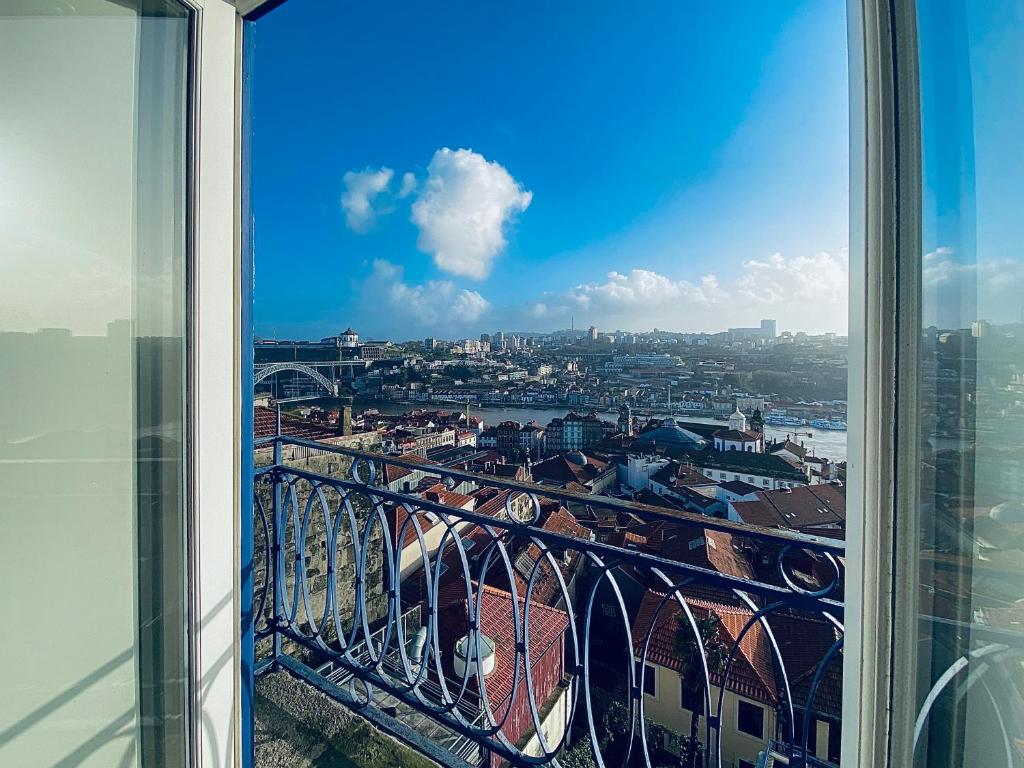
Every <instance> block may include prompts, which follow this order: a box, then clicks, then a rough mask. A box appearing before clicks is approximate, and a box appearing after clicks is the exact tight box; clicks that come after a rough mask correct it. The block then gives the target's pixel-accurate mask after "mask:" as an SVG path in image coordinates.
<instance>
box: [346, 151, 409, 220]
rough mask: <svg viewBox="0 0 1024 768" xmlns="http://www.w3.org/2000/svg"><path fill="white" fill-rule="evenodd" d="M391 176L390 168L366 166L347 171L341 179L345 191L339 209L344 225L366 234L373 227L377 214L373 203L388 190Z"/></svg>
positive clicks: (392, 172)
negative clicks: (360, 169) (343, 216)
mask: <svg viewBox="0 0 1024 768" xmlns="http://www.w3.org/2000/svg"><path fill="white" fill-rule="evenodd" d="M392 176H394V171H392V170H391V169H390V168H377V169H373V168H371V167H369V166H367V167H366V168H365V169H364V170H362V171H348V172H346V173H345V175H344V176H343V177H342V181H343V182H344V184H345V191H344V192H343V193H342V195H341V207H342V208H343V209H344V211H345V221H346V223H347V224H348V226H349V228H350V229H352V230H353V231H354V232H366V231H368V230H369V229H370V227H372V226H373V223H374V221H375V220H376V217H377V213H378V211H375V210H374V207H373V201H374V199H375V198H376V197H377V196H378V195H379V194H380V193H381V192H383V191H385V190H386V189H387V188H388V185H389V184H391V177H392ZM403 186H404V182H403Z"/></svg>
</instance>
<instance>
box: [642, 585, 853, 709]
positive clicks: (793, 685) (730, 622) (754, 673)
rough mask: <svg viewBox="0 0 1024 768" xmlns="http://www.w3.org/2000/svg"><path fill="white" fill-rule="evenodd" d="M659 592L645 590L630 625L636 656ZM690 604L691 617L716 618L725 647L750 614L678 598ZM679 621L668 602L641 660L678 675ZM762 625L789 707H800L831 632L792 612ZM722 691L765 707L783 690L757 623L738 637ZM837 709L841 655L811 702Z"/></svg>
mask: <svg viewBox="0 0 1024 768" xmlns="http://www.w3.org/2000/svg"><path fill="white" fill-rule="evenodd" d="M663 597H664V595H663V593H660V592H656V591H654V590H649V591H648V592H647V593H646V594H645V595H644V598H643V600H642V601H641V604H640V609H639V611H638V612H637V616H636V619H635V621H634V622H633V648H634V652H635V653H636V654H637V656H638V657H639V655H640V652H641V650H642V648H643V641H644V637H645V634H646V632H647V630H648V628H649V627H650V625H651V622H652V621H654V617H655V612H656V611H657V610H658V606H659V605H660V604H661V602H662V598H663ZM683 599H684V600H685V601H686V603H687V605H689V606H690V610H691V611H692V613H693V615H694V618H696V619H702V618H706V617H707V616H708V615H711V614H713V615H715V616H717V617H718V619H719V624H718V626H719V632H720V633H721V634H720V638H721V639H722V640H723V642H725V643H726V645H728V646H729V647H730V649H731V648H732V647H733V646H735V645H736V638H737V637H738V636H739V634H740V632H741V631H742V630H743V627H744V626H745V625H746V624H747V622H748V621H750V619H751V617H752V616H753V614H752V613H751V612H750V611H749V610H748V609H746V608H742V607H739V606H733V605H726V604H724V603H720V602H716V601H709V600H702V599H698V598H692V597H684V598H683ZM680 617H683V612H682V609H681V608H680V607H679V604H678V602H677V601H676V600H675V599H674V598H672V599H671V600H670V601H669V602H668V603H666V605H665V607H664V608H663V609H662V610H661V613H660V614H658V616H657V621H656V623H655V628H654V631H653V633H652V635H651V644H650V648H649V650H648V654H647V659H648V661H649V662H651V663H654V664H658V665H660V666H663V667H667V668H669V669H673V670H676V671H679V672H681V671H682V670H683V660H682V658H681V657H680V655H679V651H678V650H677V647H676V645H677V644H676V636H677V628H678V627H679V618H680ZM767 621H768V625H769V626H770V627H771V630H772V634H773V635H774V636H775V639H776V642H777V643H778V645H779V653H780V655H781V656H782V660H783V662H784V664H785V667H786V673H787V675H788V677H789V681H790V690H791V692H792V694H793V698H794V703H795V705H796V706H797V707H798V708H803V706H804V705H805V703H806V701H807V695H808V693H809V691H810V686H811V682H812V681H813V679H814V674H815V672H816V671H817V669H818V666H819V665H820V664H821V662H822V661H823V660H824V658H825V654H826V653H827V652H828V649H829V648H830V647H831V646H832V644H833V643H834V642H835V639H836V635H835V630H834V629H833V627H832V626H831V624H829V623H828V622H826V621H825V620H823V619H817V618H813V617H810V616H804V615H796V614H793V613H775V614H770V615H769V616H768V619H767ZM711 682H712V684H715V685H718V684H720V683H721V674H720V673H718V672H712V674H711ZM727 688H728V689H729V690H731V691H733V692H734V693H737V694H739V695H741V696H745V697H747V698H751V699H756V700H758V701H762V702H765V703H767V704H772V705H774V704H776V703H777V702H778V701H779V699H780V695H781V691H782V690H783V689H782V687H781V677H780V678H778V680H777V679H776V673H775V660H774V657H773V654H772V651H771V645H770V642H769V640H768V635H767V633H766V632H765V631H764V627H763V626H762V625H761V624H760V623H757V624H755V625H754V626H753V627H751V629H750V630H749V631H748V632H747V634H746V635H744V637H743V640H742V642H741V643H740V644H739V652H738V653H737V655H736V658H735V660H734V662H733V666H732V668H731V669H730V672H729V680H728V684H727ZM841 705H842V656H841V654H837V655H836V657H835V658H834V660H833V661H832V663H831V664H830V665H829V667H828V668H827V669H826V671H825V675H824V677H823V679H822V682H821V685H820V686H819V689H818V692H817V695H816V697H815V701H814V708H815V710H816V711H819V712H821V713H822V714H827V715H829V716H831V717H833V718H838V717H839V716H840V714H841Z"/></svg>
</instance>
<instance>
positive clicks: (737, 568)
mask: <svg viewBox="0 0 1024 768" xmlns="http://www.w3.org/2000/svg"><path fill="white" fill-rule="evenodd" d="M661 556H662V557H664V558H666V559H667V560H674V561H676V562H677V563H686V564H688V565H695V566H697V567H698V568H707V569H708V570H712V571H717V572H718V573H721V574H723V575H725V576H735V577H736V578H739V579H753V578H754V572H753V570H752V569H751V567H750V563H749V562H747V558H746V557H744V556H743V555H742V554H741V553H740V552H739V551H738V550H737V549H736V547H735V546H733V537H732V534H729V533H725V532H724V531H711V530H708V529H706V528H698V527H696V526H692V525H682V524H670V525H669V526H666V527H665V528H664V529H663V542H662V546H661Z"/></svg>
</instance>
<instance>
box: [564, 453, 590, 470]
mask: <svg viewBox="0 0 1024 768" xmlns="http://www.w3.org/2000/svg"><path fill="white" fill-rule="evenodd" d="M565 458H566V459H568V460H569V461H571V462H572V463H573V464H578V465H579V466H581V467H585V466H587V457H586V456H584V455H583V452H582V451H570V452H569V453H567V454H566V455H565Z"/></svg>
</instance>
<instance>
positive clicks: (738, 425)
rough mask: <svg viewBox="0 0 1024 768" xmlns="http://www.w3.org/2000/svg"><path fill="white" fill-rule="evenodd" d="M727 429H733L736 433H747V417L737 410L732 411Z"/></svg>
mask: <svg viewBox="0 0 1024 768" xmlns="http://www.w3.org/2000/svg"><path fill="white" fill-rule="evenodd" d="M729 429H734V430H736V431H737V432H746V431H747V417H746V416H744V415H743V414H742V413H741V412H740V409H739V408H737V409H736V410H735V411H733V413H732V416H730V417H729Z"/></svg>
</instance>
